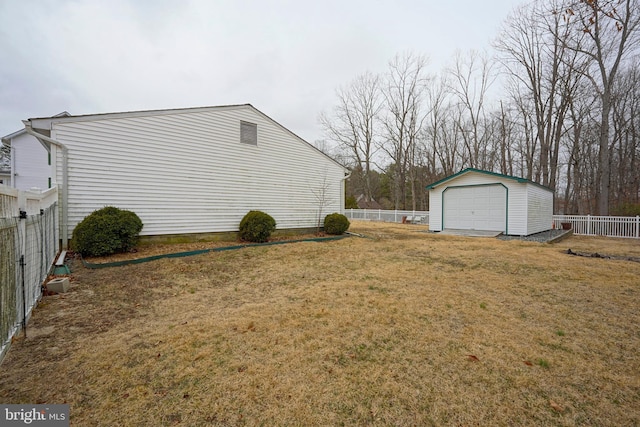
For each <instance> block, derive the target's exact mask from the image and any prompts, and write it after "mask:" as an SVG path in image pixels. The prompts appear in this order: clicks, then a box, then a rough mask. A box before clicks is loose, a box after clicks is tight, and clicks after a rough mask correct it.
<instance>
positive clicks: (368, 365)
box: [0, 222, 640, 426]
mask: <svg viewBox="0 0 640 427" xmlns="http://www.w3.org/2000/svg"><path fill="white" fill-rule="evenodd" d="M351 229H352V231H355V232H359V233H363V234H366V235H368V236H370V237H371V238H369V239H364V238H357V237H353V238H348V239H343V240H340V241H333V242H325V243H296V244H291V245H280V246H270V247H260V248H248V249H242V250H237V251H230V252H220V253H209V254H205V255H198V256H194V257H189V258H180V259H165V260H159V261H154V262H150V263H146V264H140V265H134V266H127V267H119V268H111V269H104V270H87V269H83V268H82V267H81V266H80V265H78V264H76V265H75V269H74V273H73V282H72V284H73V286H72V288H71V292H70V293H67V294H65V295H58V296H51V297H45V298H44V300H43V302H42V303H41V304H40V306H39V307H38V308H37V310H36V311H35V313H34V315H33V318H32V320H31V322H30V325H29V330H28V338H27V339H18V340H16V342H15V343H14V344H13V346H12V348H11V350H10V352H9V354H8V356H7V357H6V359H5V361H4V362H3V364H2V366H1V367H0V402H2V403H21V402H25V403H43V402H47V403H65V402H66V403H69V404H70V405H71V423H72V425H78V426H116V425H119V426H129V425H130V426H159V425H184V426H205V425H251V426H253V425H268V426H271V425H299V426H314V425H323V426H324V425H349V426H351V425H393V426H405V425H406V426H409V425H411V426H425V425H438V426H439V425H464V426H471V425H479V426H486V425H509V426H511V425H532V426H533V425H535V426H540V425H560V426H575V425H638V424H640V355H639V350H640V312H639V310H638V308H639V307H640V263H635V262H631V261H619V260H610V259H591V258H582V257H572V256H569V255H566V254H563V253H562V252H563V251H565V250H566V249H567V248H571V249H573V250H579V251H588V252H599V253H602V254H610V255H627V256H635V257H638V256H640V241H637V240H623V239H603V238H580V237H572V238H569V239H567V240H565V241H562V242H560V243H557V244H554V245H546V244H538V243H525V242H520V241H499V240H496V239H486V238H462V237H455V236H440V235H435V234H429V233H425V232H424V231H425V228H424V227H421V226H414V225H413V226H412V225H397V224H384V223H366V222H354V223H353V224H352V228H351Z"/></svg>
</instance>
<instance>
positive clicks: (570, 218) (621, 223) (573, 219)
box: [344, 209, 640, 239]
mask: <svg viewBox="0 0 640 427" xmlns="http://www.w3.org/2000/svg"><path fill="white" fill-rule="evenodd" d="M344 214H345V216H346V217H347V218H349V219H355V220H366V221H386V222H403V221H402V220H403V218H404V219H405V222H411V223H420V224H429V212H428V211H402V210H383V209H345V210H344ZM562 223H570V224H571V228H572V229H573V233H574V234H578V235H583V236H606V237H624V238H632V239H639V238H640V216H635V217H628V216H592V215H554V216H553V228H557V229H560V228H562Z"/></svg>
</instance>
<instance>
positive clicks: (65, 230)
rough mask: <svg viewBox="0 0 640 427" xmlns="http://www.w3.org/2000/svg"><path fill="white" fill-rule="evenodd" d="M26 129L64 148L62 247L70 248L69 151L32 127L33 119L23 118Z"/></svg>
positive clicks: (55, 173)
mask: <svg viewBox="0 0 640 427" xmlns="http://www.w3.org/2000/svg"><path fill="white" fill-rule="evenodd" d="M22 123H24V130H25V131H26V132H27V133H28V134H29V135H31V136H34V137H36V138H37V139H38V140H40V141H46V142H48V143H50V144H52V145H55V146H56V147H58V148H60V149H61V150H62V187H61V188H60V204H61V206H60V210H61V211H62V214H61V215H60V240H62V249H68V248H67V246H68V243H69V231H68V222H69V221H68V194H69V193H68V189H69V168H68V163H69V161H68V152H69V150H68V149H67V147H66V146H65V145H64V144H63V143H61V142H59V141H56V140H55V139H53V138H51V137H48V136H46V135H43V134H41V133H38V132H36V131H35V130H33V128H32V127H31V121H29V120H23V121H22ZM53 176H57V171H54V175H53Z"/></svg>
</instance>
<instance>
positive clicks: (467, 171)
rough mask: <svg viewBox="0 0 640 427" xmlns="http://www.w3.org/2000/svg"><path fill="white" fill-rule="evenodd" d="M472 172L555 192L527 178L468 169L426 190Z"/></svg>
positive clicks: (435, 183)
mask: <svg viewBox="0 0 640 427" xmlns="http://www.w3.org/2000/svg"><path fill="white" fill-rule="evenodd" d="M470 172H477V173H482V174H485V175H490V176H496V177H500V178H506V179H511V180H514V181H516V182H520V183H523V184H533V185H535V186H537V187H540V188H543V189H545V190H547V191H550V192H552V193H553V190H552V189H550V188H549V187H545V186H544V185H542V184H538V183H537V182H533V181H530V180H528V179H525V178H518V177H517V176H511V175H504V174H501V173H497V172H491V171H486V170H482V169H476V168H466V169H463V170H461V171H460V172H458V173H455V174H453V175H449V176H448V177H446V178H442V179H441V180H439V181H436V182H434V183H432V184H429V185H427V186H426V189H427V190H433V189H434V188H436V187H437V186H439V185H441V184H444V183H445V182H447V181H451V180H452V179H455V178H457V177H459V176H462V175H465V174H467V173H470Z"/></svg>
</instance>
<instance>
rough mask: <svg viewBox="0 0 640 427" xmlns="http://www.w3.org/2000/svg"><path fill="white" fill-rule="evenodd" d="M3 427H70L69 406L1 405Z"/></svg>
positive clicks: (0, 413)
mask: <svg viewBox="0 0 640 427" xmlns="http://www.w3.org/2000/svg"><path fill="white" fill-rule="evenodd" d="M0 421H1V422H0V425H1V426H3V427H4V426H24V425H30V426H41V427H69V405H0Z"/></svg>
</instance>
